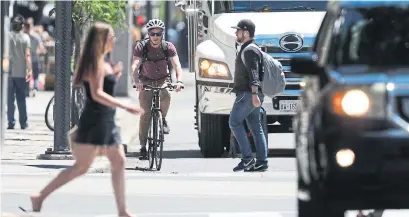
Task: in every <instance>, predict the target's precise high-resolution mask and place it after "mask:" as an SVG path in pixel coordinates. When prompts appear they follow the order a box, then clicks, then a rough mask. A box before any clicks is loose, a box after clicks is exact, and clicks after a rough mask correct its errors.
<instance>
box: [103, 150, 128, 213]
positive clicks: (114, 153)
mask: <svg viewBox="0 0 409 217" xmlns="http://www.w3.org/2000/svg"><path fill="white" fill-rule="evenodd" d="M106 156H107V157H108V159H109V161H110V163H111V172H112V175H111V178H112V187H113V188H114V194H115V199H116V205H117V207H118V215H119V216H121V217H122V216H124V217H130V216H131V214H130V213H129V212H128V210H127V209H126V202H125V152H124V147H123V145H117V146H113V147H109V148H108V149H107V152H106Z"/></svg>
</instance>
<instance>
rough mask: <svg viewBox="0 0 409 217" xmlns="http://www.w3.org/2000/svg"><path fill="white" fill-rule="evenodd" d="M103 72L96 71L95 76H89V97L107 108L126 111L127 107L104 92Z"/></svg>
mask: <svg viewBox="0 0 409 217" xmlns="http://www.w3.org/2000/svg"><path fill="white" fill-rule="evenodd" d="M103 72H104V70H98V72H97V73H96V75H95V76H91V77H90V78H89V79H88V80H89V84H90V89H91V96H92V98H93V99H94V100H95V101H97V102H99V103H101V104H103V105H105V106H109V107H119V108H122V109H127V108H128V106H127V105H125V104H124V103H122V102H121V101H119V100H118V99H116V98H115V97H112V96H111V95H109V94H107V93H105V92H104V89H103V86H104V73H103Z"/></svg>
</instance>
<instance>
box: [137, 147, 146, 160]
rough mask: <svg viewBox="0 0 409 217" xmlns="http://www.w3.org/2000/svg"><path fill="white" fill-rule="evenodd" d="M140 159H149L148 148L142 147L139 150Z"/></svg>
mask: <svg viewBox="0 0 409 217" xmlns="http://www.w3.org/2000/svg"><path fill="white" fill-rule="evenodd" d="M139 160H148V151H146V148H141V150H140V152H139Z"/></svg>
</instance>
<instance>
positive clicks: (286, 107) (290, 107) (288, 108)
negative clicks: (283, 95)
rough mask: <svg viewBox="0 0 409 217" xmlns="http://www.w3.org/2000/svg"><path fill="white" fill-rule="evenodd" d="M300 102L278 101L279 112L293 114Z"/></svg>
mask: <svg viewBox="0 0 409 217" xmlns="http://www.w3.org/2000/svg"><path fill="white" fill-rule="evenodd" d="M299 103H300V100H280V101H279V106H280V111H283V112H295V111H296V110H297V107H298V104H299Z"/></svg>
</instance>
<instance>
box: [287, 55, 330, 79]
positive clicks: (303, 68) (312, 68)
mask: <svg viewBox="0 0 409 217" xmlns="http://www.w3.org/2000/svg"><path fill="white" fill-rule="evenodd" d="M290 66H291V72H293V73H295V74H299V75H322V74H323V73H324V69H323V68H322V67H320V66H318V64H317V56H316V54H311V55H309V56H306V57H293V58H291V60H290Z"/></svg>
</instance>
